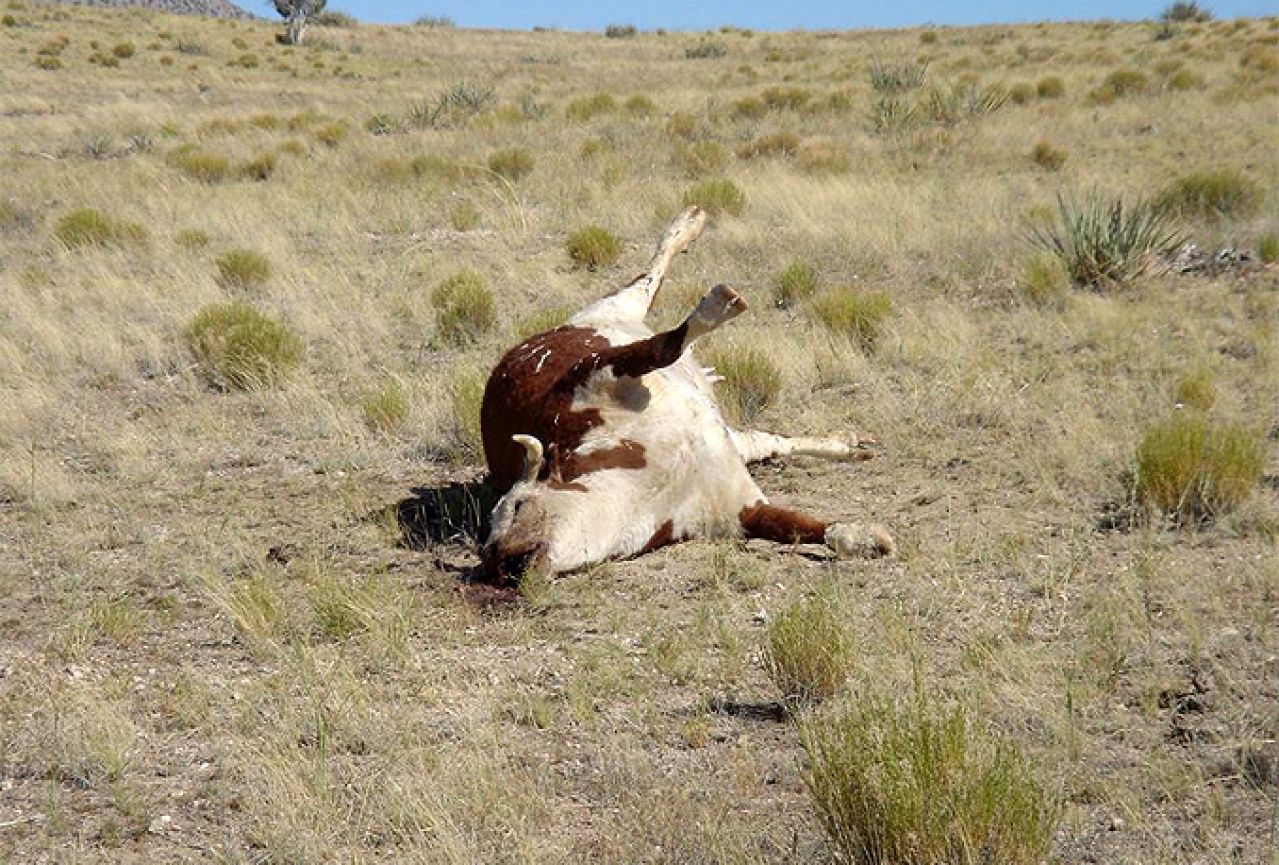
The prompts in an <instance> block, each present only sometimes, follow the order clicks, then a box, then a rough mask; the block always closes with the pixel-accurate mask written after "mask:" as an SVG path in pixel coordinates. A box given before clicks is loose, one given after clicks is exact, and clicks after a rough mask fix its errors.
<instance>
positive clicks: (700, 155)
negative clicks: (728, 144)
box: [674, 141, 728, 177]
mask: <svg viewBox="0 0 1279 865" xmlns="http://www.w3.org/2000/svg"><path fill="white" fill-rule="evenodd" d="M674 155H675V161H676V162H677V163H678V164H679V165H680V167H681V168H683V170H684V173H685V174H687V175H688V176H689V177H702V176H704V175H707V174H718V173H719V172H720V171H721V170H723V168H724V163H725V162H726V161H727V160H728V154H727V153H725V152H724V146H723V145H722V144H720V143H719V142H718V141H694V142H692V143H687V142H683V141H677V142H675V148H674Z"/></svg>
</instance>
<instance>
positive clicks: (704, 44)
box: [684, 39, 728, 60]
mask: <svg viewBox="0 0 1279 865" xmlns="http://www.w3.org/2000/svg"><path fill="white" fill-rule="evenodd" d="M727 53H728V46H727V45H725V44H724V43H723V42H717V41H715V40H714V39H703V40H702V41H701V42H698V43H697V44H696V45H693V46H690V47H688V48H685V49H684V57H685V58H687V59H689V60H715V59H717V58H720V57H723V56H724V55H725V54H727Z"/></svg>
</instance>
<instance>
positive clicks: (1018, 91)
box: [1008, 81, 1035, 105]
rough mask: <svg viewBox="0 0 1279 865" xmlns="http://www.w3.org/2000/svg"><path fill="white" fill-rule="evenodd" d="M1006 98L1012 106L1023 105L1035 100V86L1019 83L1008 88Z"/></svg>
mask: <svg viewBox="0 0 1279 865" xmlns="http://www.w3.org/2000/svg"><path fill="white" fill-rule="evenodd" d="M1008 98H1009V99H1010V100H1011V101H1012V103H1013V104H1014V105H1025V104H1026V103H1027V102H1030V101H1031V100H1032V99H1034V98H1035V85H1033V84H1027V83H1026V82H1024V81H1019V82H1018V83H1016V84H1014V85H1013V86H1012V87H1009V88H1008Z"/></svg>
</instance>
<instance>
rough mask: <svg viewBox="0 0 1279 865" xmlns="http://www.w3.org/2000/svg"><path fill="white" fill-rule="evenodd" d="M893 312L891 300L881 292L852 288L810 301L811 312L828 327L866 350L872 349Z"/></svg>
mask: <svg viewBox="0 0 1279 865" xmlns="http://www.w3.org/2000/svg"><path fill="white" fill-rule="evenodd" d="M892 312H893V302H892V300H891V299H890V298H889V296H888V295H887V294H885V293H884V292H882V291H855V290H853V289H851V288H844V289H836V290H834V291H829V292H827V293H825V294H823V295H822V296H821V297H819V298H817V299H816V300H815V301H814V302H813V305H812V313H813V316H814V317H815V318H816V319H817V320H818V321H820V322H821V323H822V324H823V325H825V326H826V328H827V329H829V330H831V331H833V332H835V333H839V334H843V335H844V336H847V337H848V338H850V339H852V340H853V341H855V342H856V343H857V344H858V345H860V346H861V347H862V348H863V349H864V350H866V351H871V350H872V349H874V347H875V344H876V343H877V342H878V341H879V337H880V335H881V333H882V332H883V329H884V324H885V323H886V322H887V321H888V317H889V316H890V315H891V314H892Z"/></svg>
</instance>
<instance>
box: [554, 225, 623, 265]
mask: <svg viewBox="0 0 1279 865" xmlns="http://www.w3.org/2000/svg"><path fill="white" fill-rule="evenodd" d="M564 249H565V251H566V252H567V253H568V257H569V258H571V259H572V260H573V262H574V263H575V264H577V265H579V266H581V267H585V268H586V269H587V270H596V269H598V268H600V267H605V266H607V265H610V264H612V263H613V262H615V261H617V259H618V257H619V256H621V254H622V241H621V240H620V239H618V237H617V235H615V234H613V233H612V232H611V231H609V230H607V229H605V228H601V227H600V226H598V225H587V226H584V227H582V228H579V229H578V230H577V231H574V232H573V233H572V234H570V235H569V236H568V239H567V240H566V241H565V242H564Z"/></svg>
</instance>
